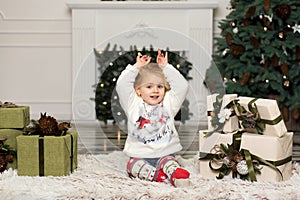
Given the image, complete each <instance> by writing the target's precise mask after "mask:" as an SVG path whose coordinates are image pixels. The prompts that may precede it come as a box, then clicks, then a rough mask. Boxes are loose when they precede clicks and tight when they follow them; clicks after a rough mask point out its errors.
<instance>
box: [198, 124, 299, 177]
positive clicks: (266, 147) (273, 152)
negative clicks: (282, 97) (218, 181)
mask: <svg viewBox="0 0 300 200" xmlns="http://www.w3.org/2000/svg"><path fill="white" fill-rule="evenodd" d="M204 132H207V130H202V131H199V150H200V154H201V155H202V156H201V157H202V159H200V161H199V162H200V174H201V175H202V176H204V177H214V178H216V177H217V176H218V174H219V172H217V171H213V170H212V169H211V168H210V167H209V159H203V158H205V155H206V154H209V153H211V150H212V149H213V148H214V146H215V145H219V144H224V145H227V144H232V140H233V139H232V137H233V134H234V133H227V134H220V133H213V134H212V135H210V136H209V137H205V134H204ZM292 148H293V133H292V132H287V133H286V134H285V135H283V136H282V137H274V136H269V135H259V134H254V133H243V134H242V140H241V146H240V149H248V150H249V151H250V153H251V154H253V155H256V156H259V157H261V158H262V159H264V160H267V161H274V162H275V161H277V162H278V161H281V160H284V159H287V158H291V156H292ZM260 166H261V167H262V169H261V174H257V175H256V178H257V180H258V181H261V180H263V181H282V180H288V179H290V177H291V176H292V161H291V160H289V161H287V162H286V163H284V164H282V165H280V166H277V168H278V169H279V170H280V172H281V173H282V177H281V175H280V173H278V172H277V171H276V170H274V169H272V168H271V167H269V166H266V165H260ZM228 176H230V177H231V176H232V173H230V174H229V175H228Z"/></svg>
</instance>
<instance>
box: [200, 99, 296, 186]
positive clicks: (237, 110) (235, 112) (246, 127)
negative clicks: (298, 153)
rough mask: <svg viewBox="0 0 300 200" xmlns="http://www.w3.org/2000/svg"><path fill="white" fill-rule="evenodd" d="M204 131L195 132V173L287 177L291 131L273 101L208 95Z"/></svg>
mask: <svg viewBox="0 0 300 200" xmlns="http://www.w3.org/2000/svg"><path fill="white" fill-rule="evenodd" d="M207 111H208V130H200V131H199V140H200V142H199V148H200V159H199V160H200V174H201V175H202V176H205V177H215V178H219V179H222V178H223V177H225V176H230V177H233V178H241V179H245V180H250V181H257V180H264V181H282V180H288V179H289V178H290V177H291V175H292V147H293V133H292V132H288V131H287V129H286V127H285V124H284V121H283V120H282V116H281V112H280V110H279V108H278V104H277V102H276V100H272V99H262V98H258V99H256V98H252V97H242V96H239V97H238V96H237V95H236V94H225V95H220V94H213V95H209V96H208V97H207Z"/></svg>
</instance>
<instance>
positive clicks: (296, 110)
mask: <svg viewBox="0 0 300 200" xmlns="http://www.w3.org/2000/svg"><path fill="white" fill-rule="evenodd" d="M292 116H293V119H294V120H296V121H297V120H298V119H299V117H300V113H299V109H298V108H294V109H293V111H292Z"/></svg>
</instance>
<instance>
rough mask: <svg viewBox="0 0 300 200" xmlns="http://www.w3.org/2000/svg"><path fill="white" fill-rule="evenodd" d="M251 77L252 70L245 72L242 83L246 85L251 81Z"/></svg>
mask: <svg viewBox="0 0 300 200" xmlns="http://www.w3.org/2000/svg"><path fill="white" fill-rule="evenodd" d="M250 77H251V73H250V72H245V73H244V74H243V77H242V80H241V83H240V85H241V86H245V85H246V84H247V83H248V82H249V79H250Z"/></svg>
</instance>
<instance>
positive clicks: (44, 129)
mask: <svg viewBox="0 0 300 200" xmlns="http://www.w3.org/2000/svg"><path fill="white" fill-rule="evenodd" d="M37 126H38V131H39V132H40V133H41V135H53V134H56V133H57V132H58V123H57V121H56V119H55V118H54V117H51V116H46V113H44V114H42V113H41V118H40V119H39V120H38V125H37Z"/></svg>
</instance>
